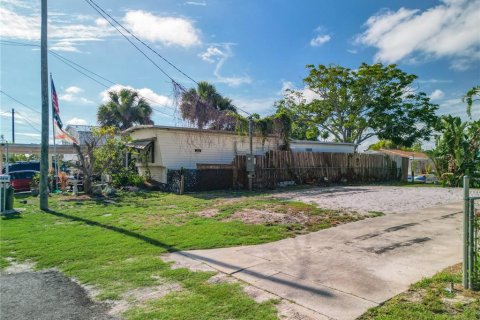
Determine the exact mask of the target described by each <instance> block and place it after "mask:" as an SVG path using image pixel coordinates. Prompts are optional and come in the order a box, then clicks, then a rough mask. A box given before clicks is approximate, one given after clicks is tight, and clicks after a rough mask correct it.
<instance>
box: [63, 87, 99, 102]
mask: <svg viewBox="0 0 480 320" xmlns="http://www.w3.org/2000/svg"><path fill="white" fill-rule="evenodd" d="M82 92H84V90H83V89H82V88H79V87H75V86H71V87H68V88H66V89H65V90H64V92H63V93H62V94H60V95H58V99H60V101H65V102H71V103H76V104H94V102H93V101H92V100H89V99H87V98H85V97H82V96H80V94H81V93H82Z"/></svg>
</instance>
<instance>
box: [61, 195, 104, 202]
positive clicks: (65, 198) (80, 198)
mask: <svg viewBox="0 0 480 320" xmlns="http://www.w3.org/2000/svg"><path fill="white" fill-rule="evenodd" d="M97 199H99V198H94V197H91V196H89V195H86V194H84V195H80V196H62V197H61V198H60V201H64V202H77V201H78V202H80V201H92V200H97Z"/></svg>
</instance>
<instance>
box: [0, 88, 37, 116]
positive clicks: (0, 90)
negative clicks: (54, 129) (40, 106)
mask: <svg viewBox="0 0 480 320" xmlns="http://www.w3.org/2000/svg"><path fill="white" fill-rule="evenodd" d="M0 93H2V94H4V95H6V96H7V97H9V98H10V99H12V100H13V101H15V102H16V103H18V104H20V105H22V106H24V107H25V108H27V109H29V110H31V111H33V112H36V113H38V114H42V113H41V112H40V111H38V110H35V109H34V108H32V107H29V106H27V105H26V104H25V103H23V102H21V101H19V100H17V99H15V98H14V97H12V96H11V95H9V94H8V93H6V92H5V91H3V90H2V89H0Z"/></svg>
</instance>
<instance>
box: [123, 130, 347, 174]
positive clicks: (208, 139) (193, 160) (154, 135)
mask: <svg viewBox="0 0 480 320" xmlns="http://www.w3.org/2000/svg"><path fill="white" fill-rule="evenodd" d="M124 133H127V134H130V137H131V138H132V140H133V141H132V143H130V144H129V146H131V147H133V148H135V149H137V150H138V151H140V153H141V154H143V157H142V158H143V161H138V162H137V166H138V169H139V173H140V174H144V173H145V172H146V171H147V170H149V171H150V174H151V177H152V179H154V180H156V181H158V182H162V183H167V174H168V170H178V169H181V168H184V169H197V167H198V165H206V164H216V165H230V164H232V163H233V161H234V159H235V156H236V155H245V154H248V153H249V145H250V144H249V138H248V136H245V135H239V134H237V133H236V132H230V131H217V130H199V129H194V128H179V127H168V126H153V125H147V126H136V127H132V128H129V129H127V130H125V131H124ZM280 145H281V141H280V140H279V139H278V138H277V137H275V136H269V137H267V138H263V137H260V136H254V137H253V153H254V154H255V155H263V154H265V153H266V152H267V151H269V150H277V149H278V148H279V146H280ZM291 149H292V150H293V151H297V152H300V151H301V152H309V151H310V152H353V149H354V145H353V144H339V143H328V142H320V141H296V140H294V141H292V142H291ZM145 160H146V162H145Z"/></svg>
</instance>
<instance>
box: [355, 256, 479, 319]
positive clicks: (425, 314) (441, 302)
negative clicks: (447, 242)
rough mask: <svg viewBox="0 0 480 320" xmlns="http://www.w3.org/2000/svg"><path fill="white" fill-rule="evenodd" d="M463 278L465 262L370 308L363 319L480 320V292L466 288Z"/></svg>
mask: <svg viewBox="0 0 480 320" xmlns="http://www.w3.org/2000/svg"><path fill="white" fill-rule="evenodd" d="M461 281H462V275H461V265H457V266H455V267H452V268H448V269H446V270H444V271H442V272H440V273H438V274H436V275H435V276H433V277H431V278H426V279H423V280H422V281H420V282H417V283H415V284H413V285H412V286H411V288H410V290H408V291H407V292H404V293H402V294H400V295H398V296H396V297H394V298H392V299H391V300H388V301H387V302H385V303H384V304H383V305H382V306H380V307H376V308H373V309H370V310H369V311H368V312H367V313H365V314H364V315H363V316H362V317H360V318H359V320H370V319H375V320H398V319H411V320H447V319H457V320H460V319H462V320H476V319H480V293H479V292H472V291H468V290H463V288H462V286H461ZM452 287H453V290H452Z"/></svg>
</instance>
